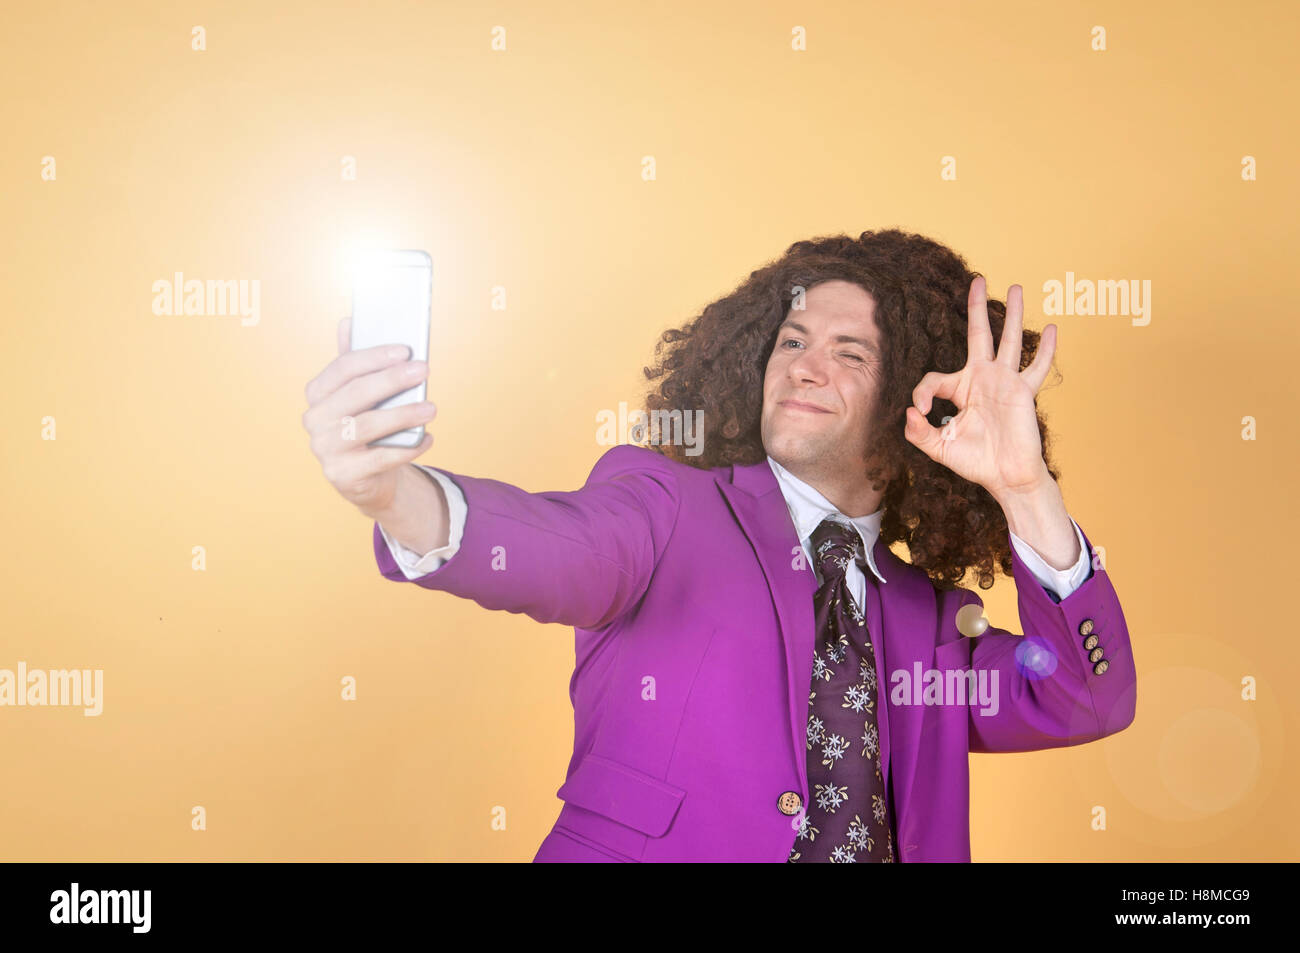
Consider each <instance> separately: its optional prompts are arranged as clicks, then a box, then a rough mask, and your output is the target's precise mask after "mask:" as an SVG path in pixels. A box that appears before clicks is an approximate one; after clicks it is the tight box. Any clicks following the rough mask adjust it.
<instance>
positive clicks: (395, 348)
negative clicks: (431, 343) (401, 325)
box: [306, 344, 411, 406]
mask: <svg viewBox="0 0 1300 953" xmlns="http://www.w3.org/2000/svg"><path fill="white" fill-rule="evenodd" d="M410 353H411V349H410V348H408V347H407V346H406V345H405V344H376V345H375V346H374V347H363V348H362V349H361V350H359V351H347V352H345V353H343V354H340V355H339V356H338V357H336V358H334V360H332V361H330V362H329V364H327V365H326V367H325V370H323V371H321V372H320V373H319V374H317V375H316V376H315V377H313V378H312V379H311V380H310V381H308V382H307V389H306V394H307V403H308V404H310V405H312V406H315V405H316V404H318V403H320V402H321V401H322V400H324V399H325V398H326V397H328V396H330V394H332V393H334V392H335V391H336V390H338V389H339V388H340V387H342V386H343V385H344V384H346V383H347V382H348V381H350V380H352V379H353V378H354V377H360V376H361V375H363V374H369V373H371V372H372V371H377V370H380V369H382V368H385V367H390V366H391V365H393V364H397V363H400V362H401V361H405V360H406V359H407V357H408V356H409V355H410Z"/></svg>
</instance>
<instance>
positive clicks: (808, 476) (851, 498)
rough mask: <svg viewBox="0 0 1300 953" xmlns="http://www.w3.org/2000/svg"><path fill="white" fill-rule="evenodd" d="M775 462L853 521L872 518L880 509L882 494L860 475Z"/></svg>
mask: <svg viewBox="0 0 1300 953" xmlns="http://www.w3.org/2000/svg"><path fill="white" fill-rule="evenodd" d="M776 462H777V463H779V464H781V466H783V467H785V468H786V469H787V470H789V471H790V472H791V473H792V474H794V475H795V476H797V477H798V478H799V479H800V480H803V482H805V483H807V484H808V485H809V486H810V487H812V488H813V489H814V490H816V491H817V492H818V493H820V494H821V495H822V496H824V497H826V499H827V500H828V501H829V502H830V504H831V505H832V506H833V507H835V508H836V509H837V510H839V511H840V512H841V513H843V514H844V515H845V516H847V517H849V518H850V519H857V518H858V517H860V516H870V515H871V514H872V513H874V512H876V510H878V509H880V501H881V499H882V498H883V497H884V494H883V492H882V491H880V490H873V489H872V488H871V484H870V483H869V482H868V481H867V480H866V479H865V478H864V477H863V476H862V474H860V473H857V474H847V473H842V472H835V471H827V470H823V469H818V468H816V467H813V466H806V465H800V464H797V463H796V464H794V465H793V466H791V465H789V464H787V463H785V462H784V461H782V460H777V461H776Z"/></svg>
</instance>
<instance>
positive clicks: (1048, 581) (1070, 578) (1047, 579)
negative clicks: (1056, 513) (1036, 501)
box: [1011, 517, 1089, 601]
mask: <svg viewBox="0 0 1300 953" xmlns="http://www.w3.org/2000/svg"><path fill="white" fill-rule="evenodd" d="M1070 523H1071V524H1073V526H1074V533H1075V535H1076V536H1077V537H1078V539H1079V559H1078V561H1077V562H1075V564H1074V565H1073V566H1071V567H1070V568H1069V569H1054V568H1052V567H1051V566H1049V565H1047V563H1046V562H1045V561H1044V559H1043V557H1042V556H1040V555H1038V552H1037V551H1036V550H1035V549H1034V548H1033V547H1032V546H1030V545H1029V544H1028V543H1026V542H1025V541H1024V540H1023V539H1021V538H1020V537H1019V536H1017V535H1016V534H1015V533H1012V534H1011V545H1013V546H1015V547H1016V552H1017V553H1019V555H1020V559H1021V561H1022V562H1023V563H1024V564H1025V566H1026V567H1028V569H1029V571H1030V572H1031V573H1033V574H1034V578H1035V579H1037V580H1038V581H1039V582H1040V583H1041V584H1042V585H1043V586H1045V587H1047V588H1048V589H1051V590H1052V591H1053V592H1055V593H1056V594H1057V596H1058V597H1059V598H1060V599H1061V601H1065V600H1066V599H1068V598H1069V597H1070V594H1071V593H1073V592H1074V590H1076V589H1078V588H1079V587H1080V586H1081V585H1083V583H1084V581H1085V580H1086V579H1087V578H1088V566H1089V560H1088V547H1087V545H1085V543H1084V539H1083V530H1081V529H1079V524H1078V523H1075V522H1074V518H1073V517H1071V518H1070Z"/></svg>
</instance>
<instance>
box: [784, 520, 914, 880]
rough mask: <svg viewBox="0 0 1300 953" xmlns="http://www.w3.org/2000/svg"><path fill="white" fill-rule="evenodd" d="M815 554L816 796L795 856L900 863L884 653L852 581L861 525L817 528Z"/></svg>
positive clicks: (812, 703)
mask: <svg viewBox="0 0 1300 953" xmlns="http://www.w3.org/2000/svg"><path fill="white" fill-rule="evenodd" d="M812 552H813V558H814V559H815V560H816V562H817V568H818V570H819V572H820V573H821V579H822V582H821V585H820V586H819V587H818V589H817V592H816V594H815V595H814V596H813V609H814V614H815V618H816V620H817V639H816V643H815V646H816V654H815V655H814V656H813V673H812V689H811V691H810V692H809V693H808V792H809V795H810V802H809V803H808V804H807V805H805V814H804V816H803V818H801V822H800V826H799V836H798V838H797V839H796V840H795V842H794V847H793V848H792V849H791V851H790V857H789V861H790V862H791V863H793V862H796V861H803V862H807V861H822V862H830V863H850V864H851V863H857V862H860V861H865V862H868V863H872V862H879V863H892V862H893V860H894V838H893V817H892V815H891V812H890V808H889V803H888V799H887V798H886V796H885V784H884V779H883V778H882V776H881V773H880V735H879V733H878V731H877V728H876V655H875V651H874V650H873V648H872V646H871V638H870V636H869V634H868V632H867V625H866V616H865V613H864V612H863V610H862V607H860V606H858V604H857V603H856V602H854V601H853V596H852V595H851V594H850V592H849V587H848V583H847V582H846V574H847V572H848V568H849V563H851V562H856V561H858V560H862V559H863V552H862V538H861V537H860V536H859V535H858V531H857V529H856V528H855V527H853V526H849V525H846V524H844V523H841V522H839V521H837V520H833V519H826V520H823V521H822V523H821V525H820V526H818V527H817V528H816V529H815V530H813V534H812ZM864 563H865V561H864ZM864 568H865V564H864Z"/></svg>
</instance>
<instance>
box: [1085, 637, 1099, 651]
mask: <svg viewBox="0 0 1300 953" xmlns="http://www.w3.org/2000/svg"><path fill="white" fill-rule="evenodd" d="M1083 647H1084V648H1085V649H1087V650H1088V651H1089V652H1091V651H1092V650H1093V649H1095V648H1096V647H1097V633H1096V632H1094V633H1093V634H1092V635H1090V636H1088V637H1087V638H1086V639H1084V640H1083Z"/></svg>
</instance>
